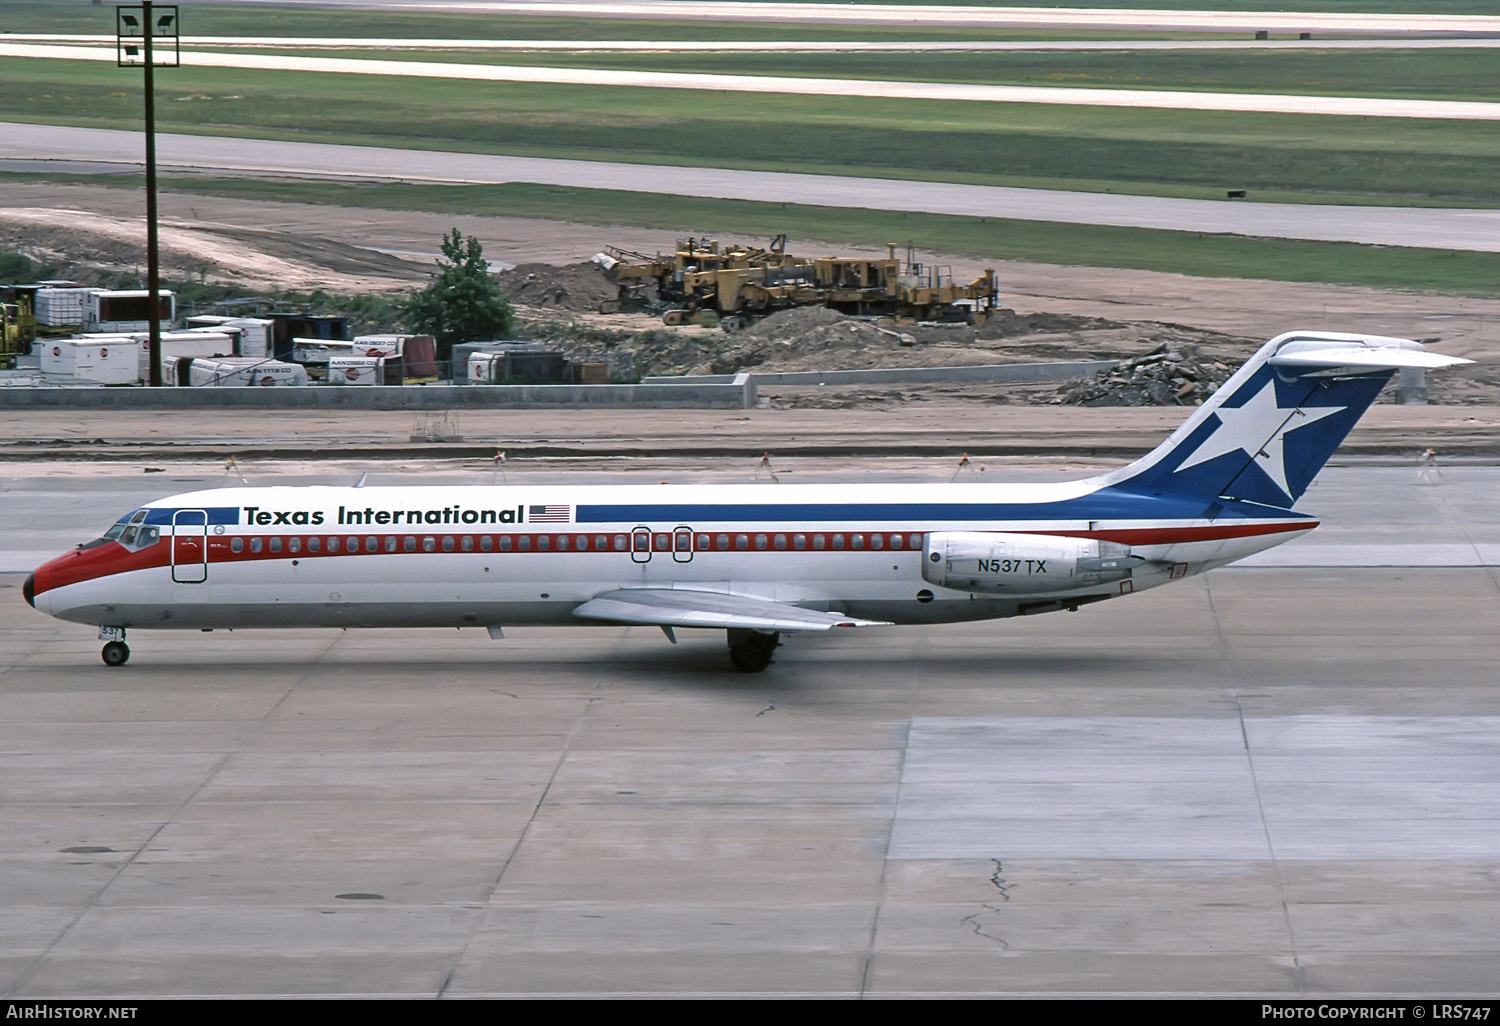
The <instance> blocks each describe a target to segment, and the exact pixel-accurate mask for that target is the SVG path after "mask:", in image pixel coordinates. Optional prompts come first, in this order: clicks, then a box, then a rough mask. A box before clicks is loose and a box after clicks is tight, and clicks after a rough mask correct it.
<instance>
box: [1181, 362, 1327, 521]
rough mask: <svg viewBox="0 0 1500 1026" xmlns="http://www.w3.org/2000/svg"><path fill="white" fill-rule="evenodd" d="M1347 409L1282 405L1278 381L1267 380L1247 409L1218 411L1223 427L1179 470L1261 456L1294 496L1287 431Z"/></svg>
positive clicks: (1263, 466)
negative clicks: (1232, 456) (1238, 455)
mask: <svg viewBox="0 0 1500 1026" xmlns="http://www.w3.org/2000/svg"><path fill="white" fill-rule="evenodd" d="M1347 409H1348V407H1347V406H1315V407H1313V408H1311V409H1297V408H1296V407H1290V408H1288V407H1284V406H1278V405H1277V403H1276V382H1275V380H1274V379H1267V380H1266V383H1265V386H1264V387H1263V388H1261V390H1260V391H1259V392H1257V393H1256V394H1255V396H1254V398H1252V399H1251V400H1250V401H1249V402H1247V403H1246V404H1245V405H1244V406H1237V407H1228V406H1221V407H1219V408H1218V409H1217V410H1215V411H1214V413H1215V414H1216V415H1217V416H1218V418H1219V426H1218V427H1216V428H1214V431H1213V434H1211V435H1209V436H1208V437H1207V438H1205V439H1204V440H1203V441H1202V442H1201V443H1200V444H1199V446H1198V448H1196V449H1194V450H1193V451H1192V453H1190V454H1189V455H1188V458H1187V459H1185V460H1183V461H1182V463H1180V464H1179V465H1178V467H1177V469H1178V470H1186V469H1188V468H1189V467H1196V466H1197V465H1198V464H1200V463H1207V462H1208V461H1209V460H1211V459H1214V458H1215V457H1218V456H1223V455H1225V454H1226V453H1231V452H1236V451H1238V452H1243V453H1244V454H1245V455H1247V456H1249V457H1250V458H1251V459H1252V460H1255V458H1256V457H1257V456H1258V457H1260V459H1259V460H1257V461H1256V464H1255V465H1256V466H1258V467H1260V469H1261V470H1263V471H1265V473H1266V476H1267V477H1269V478H1270V479H1271V480H1272V481H1274V482H1275V483H1276V487H1278V488H1280V489H1281V490H1282V491H1283V492H1285V493H1286V494H1287V495H1288V496H1290V495H1291V494H1292V489H1291V486H1290V485H1288V484H1287V480H1286V455H1285V453H1284V452H1283V450H1282V445H1283V442H1284V440H1285V438H1286V434H1287V432H1288V431H1295V430H1296V429H1297V428H1300V427H1306V426H1307V425H1309V424H1311V423H1313V422H1314V421H1319V420H1322V419H1323V418H1324V417H1331V416H1333V414H1335V413H1339V412H1341V411H1343V410H1347Z"/></svg>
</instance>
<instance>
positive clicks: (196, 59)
mask: <svg viewBox="0 0 1500 1026" xmlns="http://www.w3.org/2000/svg"><path fill="white" fill-rule="evenodd" d="M0 57H17V58H23V59H25V58H31V59H38V60H68V61H111V62H113V61H115V60H116V59H117V56H116V54H115V50H114V47H97V46H95V47H90V46H64V45H52V44H36V43H12V42H3V41H0ZM182 66H183V67H190V68H240V69H251V70H257V71H289V72H317V73H324V74H340V75H377V76H381V77H395V78H407V77H413V78H439V79H443V78H446V79H460V80H464V81H475V82H524V83H537V84H544V85H582V86H600V87H605V88H611V89H614V88H625V89H689V90H708V91H713V92H730V93H771V94H790V95H802V96H843V97H849V98H852V99H865V98H871V97H874V98H879V99H897V100H933V101H938V102H942V103H1038V104H1061V105H1064V106H1074V107H1129V108H1141V107H1150V108H1159V109H1163V110H1205V111H1242V112H1243V111H1250V112H1259V113H1266V114H1300V115H1323V116H1333V117H1366V118H1368V117H1385V118H1432V119H1440V120H1456V121H1495V120H1500V103H1493V102H1489V101H1477V100H1412V99H1393V98H1386V97H1367V96H1308V95H1299V94H1281V95H1278V94H1273V93H1224V92H1193V91H1190V90H1170V89H1108V88H1088V89H1082V88H1072V87H1055V86H1017V85H984V84H973V83H961V82H909V81H901V80H892V79H845V78H817V77H812V78H808V77H795V76H789V75H722V74H700V73H695V72H669V71H628V70H620V69H607V68H572V67H536V66H532V65H505V64H463V63H456V62H447V61H415V60H380V59H375V58H354V59H350V58H344V57H323V56H313V57H299V56H286V55H280V54H260V53H218V52H213V51H208V50H199V49H195V48H189V49H187V50H185V51H184V53H183V56H182Z"/></svg>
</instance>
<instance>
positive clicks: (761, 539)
mask: <svg viewBox="0 0 1500 1026" xmlns="http://www.w3.org/2000/svg"><path fill="white" fill-rule="evenodd" d="M755 547H756V548H757V549H763V548H765V547H766V536H765V535H763V534H757V535H756V536H755Z"/></svg>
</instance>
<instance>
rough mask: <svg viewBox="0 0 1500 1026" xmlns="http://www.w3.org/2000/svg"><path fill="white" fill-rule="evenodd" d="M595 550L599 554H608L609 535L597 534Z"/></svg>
mask: <svg viewBox="0 0 1500 1026" xmlns="http://www.w3.org/2000/svg"><path fill="white" fill-rule="evenodd" d="M594 549H595V550H596V551H598V552H607V551H608V550H609V535H607V534H596V535H595V536H594Z"/></svg>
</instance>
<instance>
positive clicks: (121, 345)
mask: <svg viewBox="0 0 1500 1026" xmlns="http://www.w3.org/2000/svg"><path fill="white" fill-rule="evenodd" d="M40 366H41V371H42V373H43V374H44V375H48V376H51V375H59V376H63V377H71V378H78V379H79V380H81V381H94V382H97V383H99V384H101V385H134V384H136V383H137V382H138V381H139V380H140V379H139V376H138V370H137V367H136V355H135V343H134V341H133V340H132V339H131V338H130V337H129V336H128V335H116V336H107V335H106V336H95V337H93V338H59V339H52V340H49V341H48V342H46V343H44V348H43V351H42V353H41V361H40Z"/></svg>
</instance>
